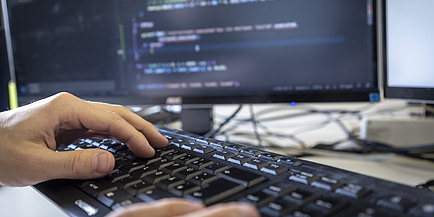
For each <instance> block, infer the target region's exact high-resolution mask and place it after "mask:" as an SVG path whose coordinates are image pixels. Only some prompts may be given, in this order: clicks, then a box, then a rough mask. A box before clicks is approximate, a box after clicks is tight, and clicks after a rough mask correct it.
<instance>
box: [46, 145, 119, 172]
mask: <svg viewBox="0 0 434 217" xmlns="http://www.w3.org/2000/svg"><path fill="white" fill-rule="evenodd" d="M46 156H47V158H51V159H47V161H48V162H47V164H49V165H50V166H47V167H46V168H50V170H49V171H48V172H49V173H51V174H52V176H53V177H52V178H50V179H58V178H62V179H94V178H99V177H102V176H104V175H107V174H109V173H110V172H111V171H112V170H113V168H114V166H115V159H114V157H113V155H112V154H111V153H109V152H107V151H104V150H99V149H87V150H77V151H66V152H54V153H52V154H50V156H48V155H46Z"/></svg>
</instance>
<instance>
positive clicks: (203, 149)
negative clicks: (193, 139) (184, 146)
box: [193, 145, 215, 154]
mask: <svg viewBox="0 0 434 217" xmlns="http://www.w3.org/2000/svg"><path fill="white" fill-rule="evenodd" d="M193 151H194V152H197V153H201V154H208V153H211V152H213V151H215V149H214V148H213V147H210V146H207V145H201V146H199V147H197V148H195V149H194V150H193Z"/></svg>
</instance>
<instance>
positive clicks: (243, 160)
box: [228, 154, 252, 165]
mask: <svg viewBox="0 0 434 217" xmlns="http://www.w3.org/2000/svg"><path fill="white" fill-rule="evenodd" d="M251 160H252V159H251V158H249V157H246V156H244V155H240V154H239V155H236V156H233V157H231V158H229V159H228V161H229V162H231V163H234V164H238V165H243V164H245V163H246V162H249V161H251Z"/></svg>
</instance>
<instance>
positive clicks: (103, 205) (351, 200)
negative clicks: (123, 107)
mask: <svg viewBox="0 0 434 217" xmlns="http://www.w3.org/2000/svg"><path fill="white" fill-rule="evenodd" d="M158 129H159V131H160V132H161V133H162V134H163V135H164V136H166V137H167V138H168V139H169V141H170V143H169V145H168V146H167V147H165V148H162V149H158V150H156V154H155V156H154V157H153V158H149V159H143V158H137V157H136V156H135V155H134V154H133V153H132V152H131V151H130V150H128V148H127V147H126V145H124V144H121V143H117V142H114V141H112V140H109V139H83V140H79V141H77V142H75V143H73V144H71V145H69V146H68V147H67V148H66V149H64V150H59V151H67V150H79V149H86V148H100V149H105V150H107V151H109V152H112V153H113V154H114V156H115V159H116V165H115V169H114V170H113V172H112V173H111V174H109V175H107V176H105V177H102V178H99V179H93V180H52V181H48V182H44V183H41V184H38V185H35V186H34V187H35V188H36V189H37V190H38V191H40V192H41V193H42V194H44V195H46V196H47V197H48V198H50V199H51V200H52V201H54V202H55V203H57V204H58V205H59V206H60V207H61V208H62V209H63V210H64V211H65V212H66V213H67V214H69V215H70V216H104V215H106V214H107V213H108V212H110V210H112V209H116V208H118V207H121V206H125V205H128V204H131V203H136V202H149V201H154V200H158V199H161V198H167V197H182V198H188V199H192V200H197V201H201V202H203V203H204V204H205V205H207V206H209V205H213V204H216V203H221V202H228V201H243V202H247V203H251V204H254V205H255V206H256V207H258V209H259V210H260V212H261V214H262V216H294V217H309V216H345V217H348V216H360V217H362V216H363V217H368V216H431V217H432V216H434V193H432V192H429V191H425V190H421V189H417V188H413V187H409V186H405V185H401V184H397V183H393V182H389V181H385V180H381V179H377V178H372V177H369V176H365V175H361V174H357V173H353V172H349V171H345V170H341V169H338V168H334V167H329V166H326V165H322V164H318V163H312V162H309V161H304V160H300V159H296V158H294V157H290V156H283V155H279V154H275V153H272V152H267V151H263V150H261V149H257V148H251V147H247V146H242V145H237V144H233V143H228V142H223V141H218V140H215V139H210V138H204V137H201V136H197V135H194V134H190V133H187V132H182V131H177V130H172V129H166V128H158Z"/></svg>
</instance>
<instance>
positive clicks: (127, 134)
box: [51, 94, 155, 158]
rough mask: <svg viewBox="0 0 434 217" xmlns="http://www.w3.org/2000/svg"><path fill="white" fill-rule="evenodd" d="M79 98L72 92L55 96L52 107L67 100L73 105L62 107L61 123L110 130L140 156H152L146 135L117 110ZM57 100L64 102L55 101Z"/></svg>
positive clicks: (63, 125) (98, 130)
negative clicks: (110, 109) (113, 110)
mask: <svg viewBox="0 0 434 217" xmlns="http://www.w3.org/2000/svg"><path fill="white" fill-rule="evenodd" d="M77 99H78V98H77V97H75V96H73V95H71V94H61V95H57V96H56V97H53V98H52V99H51V100H52V103H51V104H52V105H54V107H53V108H52V109H54V110H56V109H58V108H57V107H56V106H58V105H63V104H64V102H65V101H72V103H70V104H71V106H69V107H66V108H65V107H62V114H63V115H61V118H60V119H61V120H59V121H60V123H59V124H60V125H61V126H62V127H64V128H67V129H73V128H83V127H84V128H87V129H90V130H92V131H96V132H108V133H110V134H111V135H112V136H113V137H115V138H116V139H117V140H119V141H120V142H124V143H126V144H127V145H128V146H129V148H130V149H131V151H133V152H134V153H135V154H136V155H137V156H139V157H145V158H147V157H152V156H154V154H155V150H154V149H153V148H152V147H151V146H150V144H149V142H148V140H147V139H146V137H145V136H144V135H143V134H142V133H141V132H139V131H138V130H137V129H136V128H135V127H133V126H132V125H131V124H130V123H128V122H127V121H126V120H125V119H124V118H123V117H122V116H120V115H119V114H117V113H116V112H112V111H109V110H106V109H103V108H101V107H99V106H95V105H93V104H91V103H87V102H85V101H83V100H77ZM56 100H60V101H62V103H53V102H54V101H56Z"/></svg>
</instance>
